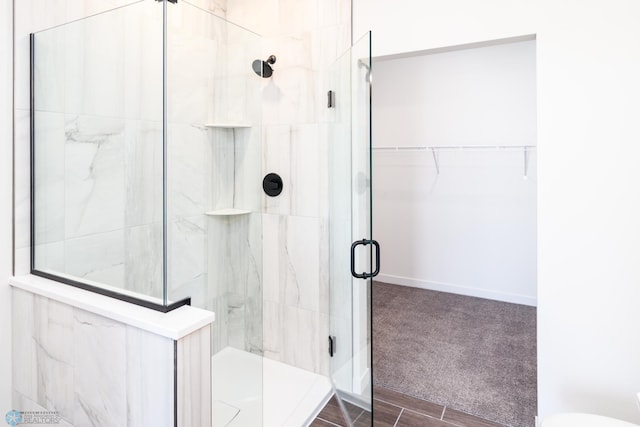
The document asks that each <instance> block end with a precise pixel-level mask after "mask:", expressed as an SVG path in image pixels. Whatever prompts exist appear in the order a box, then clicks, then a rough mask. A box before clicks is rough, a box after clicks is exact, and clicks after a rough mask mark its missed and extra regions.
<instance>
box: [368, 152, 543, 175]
mask: <svg viewBox="0 0 640 427" xmlns="http://www.w3.org/2000/svg"><path fill="white" fill-rule="evenodd" d="M535 149H536V146H535V145H459V146H435V145H434V146H422V147H420V146H413V147H410V146H397V147H389V146H387V147H372V150H373V151H378V152H382V151H387V152H400V151H403V152H416V151H423V152H430V153H431V155H432V156H433V163H434V164H435V166H436V173H437V174H438V175H440V158H439V154H440V153H442V152H447V151H448V152H453V151H521V152H523V154H524V177H525V178H527V175H528V173H529V152H531V151H534V150H535Z"/></svg>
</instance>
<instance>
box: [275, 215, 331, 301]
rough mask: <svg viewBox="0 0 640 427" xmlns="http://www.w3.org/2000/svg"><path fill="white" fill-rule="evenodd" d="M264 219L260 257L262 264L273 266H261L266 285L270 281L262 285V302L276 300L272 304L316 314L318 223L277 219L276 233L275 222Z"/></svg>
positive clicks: (318, 291) (302, 219)
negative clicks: (261, 253) (263, 289)
mask: <svg viewBox="0 0 640 427" xmlns="http://www.w3.org/2000/svg"><path fill="white" fill-rule="evenodd" d="M266 217H267V218H265V221H264V223H263V226H264V228H265V241H264V252H263V253H264V254H265V255H264V256H265V260H272V262H269V261H267V262H265V263H264V270H265V273H264V277H265V281H266V280H269V283H265V285H264V287H265V298H276V299H275V301H277V302H279V303H281V304H284V305H287V306H291V307H299V308H305V309H307V310H312V311H319V309H320V306H319V297H320V281H319V278H320V249H319V247H320V231H321V228H320V220H319V219H318V218H306V217H293V216H290V217H285V216H280V217H278V218H277V227H278V229H277V232H275V231H274V230H273V227H274V226H275V225H276V224H275V219H274V218H272V217H271V218H270V216H268V215H266ZM268 228H270V229H268ZM274 238H275V241H274V240H273V239H274ZM270 254H275V255H270ZM276 283H277V285H276ZM276 289H277V293H276Z"/></svg>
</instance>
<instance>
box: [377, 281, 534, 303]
mask: <svg viewBox="0 0 640 427" xmlns="http://www.w3.org/2000/svg"><path fill="white" fill-rule="evenodd" d="M375 280H376V281H378V282H384V283H390V284H392V285H401V286H411V287H413V288H420V289H428V290H431V291H439V292H448V293H451V294H458V295H466V296H470V297H478V298H486V299H491V300H495V301H504V302H510V303H514V304H522V305H529V306H532V307H536V306H537V305H538V300H537V298H536V297H531V296H527V295H518V294H509V293H506V292H496V291H491V290H487V289H479V288H471V287H467V286H460V285H455V284H452V283H443V282H431V281H426V280H418V279H413V278H410V277H402V276H394V275H392V274H379V275H378V276H377V277H376V279H375Z"/></svg>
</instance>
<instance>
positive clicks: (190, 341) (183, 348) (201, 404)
mask: <svg viewBox="0 0 640 427" xmlns="http://www.w3.org/2000/svg"><path fill="white" fill-rule="evenodd" d="M176 365H177V374H178V384H177V394H178V396H177V400H178V402H177V411H178V414H177V415H178V427H191V426H210V425H211V327H210V326H205V327H203V328H201V329H199V330H197V331H196V332H194V333H192V334H190V335H187V336H186V337H184V338H182V339H180V340H179V341H178V342H177V360H176Z"/></svg>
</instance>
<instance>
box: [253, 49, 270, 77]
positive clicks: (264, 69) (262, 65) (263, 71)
mask: <svg viewBox="0 0 640 427" xmlns="http://www.w3.org/2000/svg"><path fill="white" fill-rule="evenodd" d="M275 63H276V57H275V55H271V56H269V57H268V58H267V60H266V61H262V60H260V59H256V60H255V61H253V64H251V67H252V68H253V72H254V73H256V74H257V75H259V76H260V77H263V78H265V79H266V78H269V77H271V76H272V75H273V68H271V65H273V64H275Z"/></svg>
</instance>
